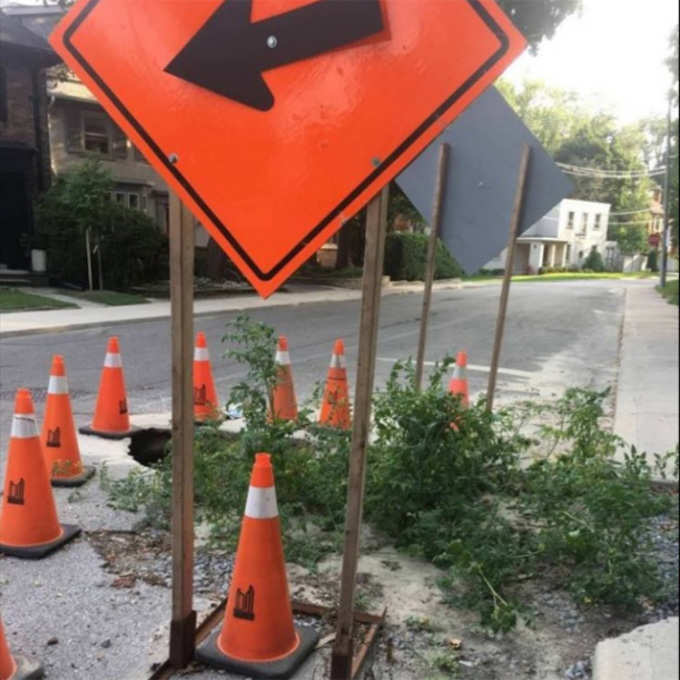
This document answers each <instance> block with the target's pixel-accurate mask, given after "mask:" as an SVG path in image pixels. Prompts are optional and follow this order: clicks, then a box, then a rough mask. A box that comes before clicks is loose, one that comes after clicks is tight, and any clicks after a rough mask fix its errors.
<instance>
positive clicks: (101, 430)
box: [79, 337, 132, 439]
mask: <svg viewBox="0 0 680 680" xmlns="http://www.w3.org/2000/svg"><path fill="white" fill-rule="evenodd" d="M79 432H82V433H83V434H96V435H98V436H100V437H105V438H107V439H123V437H129V436H130V434H131V433H132V428H131V427H130V416H129V415H128V407H127V397H126V396H125V378H124V376H123V362H122V360H121V357H120V346H119V345H118V338H116V337H113V338H109V343H108V346H107V348H106V357H105V359H104V367H103V368H102V374H101V379H100V381H99V394H98V395H97V405H96V407H95V410H94V418H93V419H92V425H91V426H89V427H81V428H79Z"/></svg>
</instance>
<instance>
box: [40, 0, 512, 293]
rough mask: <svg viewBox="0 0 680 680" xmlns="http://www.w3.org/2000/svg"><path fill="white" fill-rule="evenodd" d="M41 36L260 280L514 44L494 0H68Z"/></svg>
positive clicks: (300, 257) (284, 268) (388, 170)
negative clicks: (48, 33)
mask: <svg viewBox="0 0 680 680" xmlns="http://www.w3.org/2000/svg"><path fill="white" fill-rule="evenodd" d="M50 42H51V44H52V46H53V47H54V48H55V49H56V50H57V52H58V53H59V54H60V55H61V57H62V58H63V59H64V61H65V62H66V64H67V65H68V66H70V67H71V68H72V69H73V70H74V71H75V72H76V74H77V75H78V76H79V77H80V78H81V79H82V81H83V82H84V83H85V85H87V87H88V88H90V90H91V91H92V93H93V94H94V95H95V96H96V97H97V99H98V100H99V102H100V104H101V105H102V106H103V107H104V108H105V109H106V111H107V112H108V113H109V114H110V115H111V117H112V118H113V119H114V120H115V122H116V123H117V124H118V125H119V126H120V127H121V128H122V129H123V130H124V131H125V133H126V134H127V135H128V137H129V138H130V139H131V140H132V142H133V144H135V146H136V147H137V148H138V149H139V150H140V151H141V152H142V153H143V154H144V155H145V156H146V158H147V159H148V160H149V162H150V163H151V164H152V165H153V166H154V168H155V169H156V170H157V171H158V172H159V173H160V174H161V176H162V177H163V178H164V179H165V181H166V182H167V183H168V184H169V186H170V187H171V188H172V190H173V191H175V192H176V193H177V194H178V195H179V196H180V198H181V199H182V200H183V201H184V202H185V203H186V204H187V205H188V206H189V207H190V209H191V210H192V212H193V213H194V215H195V216H196V218H197V219H198V220H200V222H201V223H202V224H203V225H204V226H205V227H206V228H207V229H208V231H209V232H210V234H211V236H212V237H213V238H214V239H215V240H216V242H217V243H218V244H219V245H220V246H221V247H222V248H223V249H224V251H225V252H226V253H227V255H228V256H229V257H230V258H231V259H232V260H233V261H234V263H235V264H236V265H237V266H238V267H239V269H240V270H241V272H242V273H243V274H244V275H245V276H246V277H247V278H248V280H249V281H250V282H251V283H252V285H253V286H254V287H255V288H256V289H257V290H258V291H259V293H260V294H261V295H263V296H268V295H270V294H271V293H273V292H274V291H275V290H276V289H277V288H278V287H279V286H280V285H281V284H282V283H283V282H284V281H285V280H286V278H288V277H289V276H290V275H291V274H292V273H293V272H295V270H296V269H298V268H299V267H300V266H301V265H302V264H303V263H304V262H305V261H306V260H308V259H309V258H310V257H311V256H312V255H313V254H314V253H315V252H316V251H317V250H318V249H319V248H320V247H321V246H322V245H323V244H324V243H325V242H326V241H327V240H328V239H329V238H330V237H331V236H332V235H333V234H334V233H335V232H336V231H337V230H338V229H339V228H340V227H341V226H342V224H343V223H344V222H345V221H346V220H348V219H350V218H351V217H353V216H354V215H355V214H356V213H357V212H358V210H359V209H360V208H361V207H362V206H363V205H364V204H365V203H367V202H368V201H369V200H370V199H371V198H372V197H373V196H375V195H376V193H377V192H378V191H379V190H380V189H381V188H382V187H383V186H384V185H385V184H386V183H387V182H389V181H390V180H391V179H392V178H394V177H395V176H396V175H397V174H399V172H401V171H402V170H403V169H404V168H405V167H406V166H407V165H408V163H410V162H411V161H412V160H413V159H414V158H415V157H416V156H417V155H418V154H419V153H420V152H421V151H422V150H423V149H424V148H425V147H426V146H427V145H428V144H429V143H430V142H431V141H432V140H433V139H434V138H435V137H436V136H437V135H438V134H440V133H441V132H442V131H443V130H444V129H445V128H446V126H447V125H448V124H449V123H450V122H451V121H452V120H453V119H454V118H456V116H457V115H458V114H460V113H461V112H462V111H463V110H464V109H465V107H466V106H468V104H470V102H472V101H473V100H474V99H475V98H476V97H477V96H479V95H480V94H481V93H482V92H483V91H484V89H485V88H486V87H488V86H489V85H490V84H491V83H492V82H493V81H494V80H495V79H496V78H497V77H498V76H499V75H500V74H501V73H502V72H503V71H504V70H505V68H506V67H507V66H508V65H509V64H510V62H511V61H512V60H513V59H514V58H515V57H516V56H517V55H518V54H520V52H521V51H522V50H523V49H524V47H525V40H524V38H523V37H522V36H521V34H520V33H519V32H518V31H517V29H516V28H515V27H514V26H513V24H512V23H511V21H510V20H509V19H508V18H507V17H506V16H505V14H504V13H503V12H502V10H501V9H500V8H499V7H498V6H497V5H496V3H495V2H494V1H493V0H417V1H411V2H408V1H406V0H315V1H312V2H310V1H309V0H226V1H222V0H173V1H172V2H167V1H165V0H144V1H141V0H80V1H79V2H77V3H76V4H75V5H74V7H73V8H72V9H71V10H70V11H69V13H68V14H67V15H66V17H64V19H63V20H62V21H61V22H60V23H59V25H58V26H57V28H56V29H55V31H54V32H53V34H52V36H51V37H50Z"/></svg>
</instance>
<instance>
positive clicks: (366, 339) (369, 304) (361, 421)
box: [331, 187, 389, 680]
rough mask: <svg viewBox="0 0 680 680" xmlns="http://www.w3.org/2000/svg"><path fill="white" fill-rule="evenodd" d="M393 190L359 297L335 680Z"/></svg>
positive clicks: (346, 654)
mask: <svg viewBox="0 0 680 680" xmlns="http://www.w3.org/2000/svg"><path fill="white" fill-rule="evenodd" d="M388 198H389V187H385V188H384V189H383V190H382V192H381V193H380V195H378V196H376V197H375V198H374V199H373V200H372V201H371V202H370V203H369V204H368V209H367V214H366V251H365V255H364V278H363V284H362V294H361V324H360V327H359V360H358V364H357V382H356V395H355V400H354V423H353V427H352V450H351V454H350V463H349V479H348V484H347V518H346V520H345V548H344V552H343V560H342V577H341V585H340V604H339V606H338V619H337V630H336V635H335V644H334V646H333V656H332V660H331V679H332V680H349V679H350V677H351V673H352V656H353V648H352V627H353V624H354V616H353V612H354V587H355V581H356V573H357V564H358V562H359V535H360V528H361V515H362V509H363V498H364V482H365V478H366V444H367V442H368V431H369V426H370V420H371V397H372V393H373V379H374V374H375V355H376V348H377V338H378V317H379V312H380V289H381V284H382V276H383V256H384V252H385V233H386V231H387V203H388Z"/></svg>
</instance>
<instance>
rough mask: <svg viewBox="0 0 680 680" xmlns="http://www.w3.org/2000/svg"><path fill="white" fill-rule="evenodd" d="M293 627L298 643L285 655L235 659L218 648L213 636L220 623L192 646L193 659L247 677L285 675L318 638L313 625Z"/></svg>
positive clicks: (287, 676)
mask: <svg viewBox="0 0 680 680" xmlns="http://www.w3.org/2000/svg"><path fill="white" fill-rule="evenodd" d="M295 631H296V632H297V634H298V635H299V636H300V644H299V645H298V647H297V649H296V650H295V651H294V652H293V653H292V654H289V655H288V656H287V657H285V658H283V659H278V660H277V661H264V662H257V661H238V660H237V659H232V658H231V657H228V656H226V655H225V654H223V653H222V652H221V651H220V649H219V648H218V646H217V638H218V637H219V636H220V633H221V632H222V628H221V627H220V628H218V629H217V630H215V631H213V632H212V633H211V634H210V637H209V638H208V639H207V640H206V641H205V642H204V643H203V644H202V645H201V646H200V647H199V648H198V649H197V650H196V659H197V661H200V662H201V663H204V664H206V665H208V666H212V667H213V668H220V669H222V670H225V671H230V672H231V673H239V674H240V675H245V676H246V677H249V678H280V679H283V678H289V677H290V676H291V675H293V673H295V671H296V670H297V669H298V667H299V666H300V664H301V663H302V662H303V661H304V660H305V659H306V658H307V657H308V656H309V655H310V654H311V653H312V651H313V650H314V647H316V643H317V642H318V640H319V634H318V633H317V632H316V631H315V630H314V629H313V628H309V627H307V626H300V627H299V626H295Z"/></svg>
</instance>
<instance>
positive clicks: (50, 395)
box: [40, 354, 94, 486]
mask: <svg viewBox="0 0 680 680" xmlns="http://www.w3.org/2000/svg"><path fill="white" fill-rule="evenodd" d="M40 442H41V443H42V446H43V453H44V455H45V462H46V463H47V472H48V473H49V474H50V475H51V477H52V486H80V485H81V484H84V483H85V482H86V481H87V480H88V479H89V478H90V477H92V475H93V474H94V468H93V467H85V466H84V465H83V463H82V461H81V460H80V449H79V447H78V437H77V436H76V428H75V425H74V424H73V414H72V413H71V399H70V398H69V395H68V380H67V378H66V367H65V366H64V357H62V356H59V355H58V354H56V355H55V356H54V357H52V369H51V370H50V382H49V385H48V387H47V405H46V406H45V420H44V422H43V428H42V435H41V436H40Z"/></svg>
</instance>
